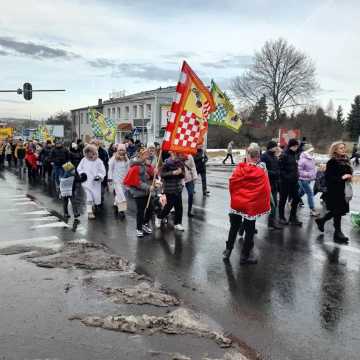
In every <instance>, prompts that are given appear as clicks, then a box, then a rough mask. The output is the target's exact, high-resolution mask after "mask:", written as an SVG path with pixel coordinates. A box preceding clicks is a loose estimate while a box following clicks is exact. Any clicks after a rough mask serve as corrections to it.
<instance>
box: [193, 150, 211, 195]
mask: <svg viewBox="0 0 360 360" xmlns="http://www.w3.org/2000/svg"><path fill="white" fill-rule="evenodd" d="M208 160H209V159H208V157H207V154H206V152H205V151H204V150H203V146H202V145H198V147H197V152H196V154H195V156H194V161H195V166H196V171H197V173H198V174H199V175H200V177H201V183H202V191H203V195H204V196H209V194H210V191H208V190H207V182H206V163H207V162H208Z"/></svg>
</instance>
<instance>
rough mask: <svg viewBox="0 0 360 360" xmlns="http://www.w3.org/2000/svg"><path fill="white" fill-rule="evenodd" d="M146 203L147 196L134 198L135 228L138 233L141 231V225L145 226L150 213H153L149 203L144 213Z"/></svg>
mask: <svg viewBox="0 0 360 360" xmlns="http://www.w3.org/2000/svg"><path fill="white" fill-rule="evenodd" d="M147 201H148V197H147V196H144V197H139V198H135V202H136V209H137V210H136V228H137V229H138V230H140V231H142V227H143V225H144V224H147V223H148V222H149V221H150V219H151V216H152V212H153V209H152V203H151V201H150V203H149V207H148V208H147V210H146V211H145V208H146V204H147Z"/></svg>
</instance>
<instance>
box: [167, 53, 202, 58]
mask: <svg viewBox="0 0 360 360" xmlns="http://www.w3.org/2000/svg"><path fill="white" fill-rule="evenodd" d="M194 56H197V53H195V52H193V51H177V52H174V53H173V54H167V55H165V56H164V57H165V58H166V59H178V58H181V59H187V58H189V57H194Z"/></svg>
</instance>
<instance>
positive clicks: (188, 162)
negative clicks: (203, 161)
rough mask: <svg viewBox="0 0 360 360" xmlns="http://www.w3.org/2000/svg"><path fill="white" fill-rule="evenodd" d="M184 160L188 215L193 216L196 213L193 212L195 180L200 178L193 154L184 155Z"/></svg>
mask: <svg viewBox="0 0 360 360" xmlns="http://www.w3.org/2000/svg"><path fill="white" fill-rule="evenodd" d="M182 160H183V162H184V165H185V178H184V182H185V187H186V190H187V193H188V211H187V214H188V217H189V218H192V217H193V216H194V215H193V213H192V212H191V211H192V206H193V202H194V190H195V181H196V179H197V178H198V174H197V171H196V166H195V161H194V158H193V157H192V155H186V154H183V155H182Z"/></svg>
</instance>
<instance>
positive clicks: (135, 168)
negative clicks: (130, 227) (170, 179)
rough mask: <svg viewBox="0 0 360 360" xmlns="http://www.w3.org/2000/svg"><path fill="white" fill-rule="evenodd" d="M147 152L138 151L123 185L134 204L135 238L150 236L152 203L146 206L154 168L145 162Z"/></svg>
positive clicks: (147, 156) (146, 150)
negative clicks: (127, 189)
mask: <svg viewBox="0 0 360 360" xmlns="http://www.w3.org/2000/svg"><path fill="white" fill-rule="evenodd" d="M149 155H150V154H149V150H148V149H143V150H140V151H139V153H138V155H137V158H135V159H132V160H130V168H129V171H128V173H127V175H126V176H125V179H124V185H125V186H127V187H128V188H129V191H130V194H131V195H132V196H133V198H134V199H135V202H136V236H137V237H143V236H144V234H152V228H151V226H150V223H149V222H150V219H151V217H152V213H153V208H152V202H151V201H150V202H149V206H148V207H146V206H147V203H148V198H149V195H150V193H151V192H152V190H153V188H152V185H151V181H152V179H153V177H154V176H155V173H154V168H153V167H152V166H151V165H148V164H147V163H146V162H147V160H148V159H149Z"/></svg>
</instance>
